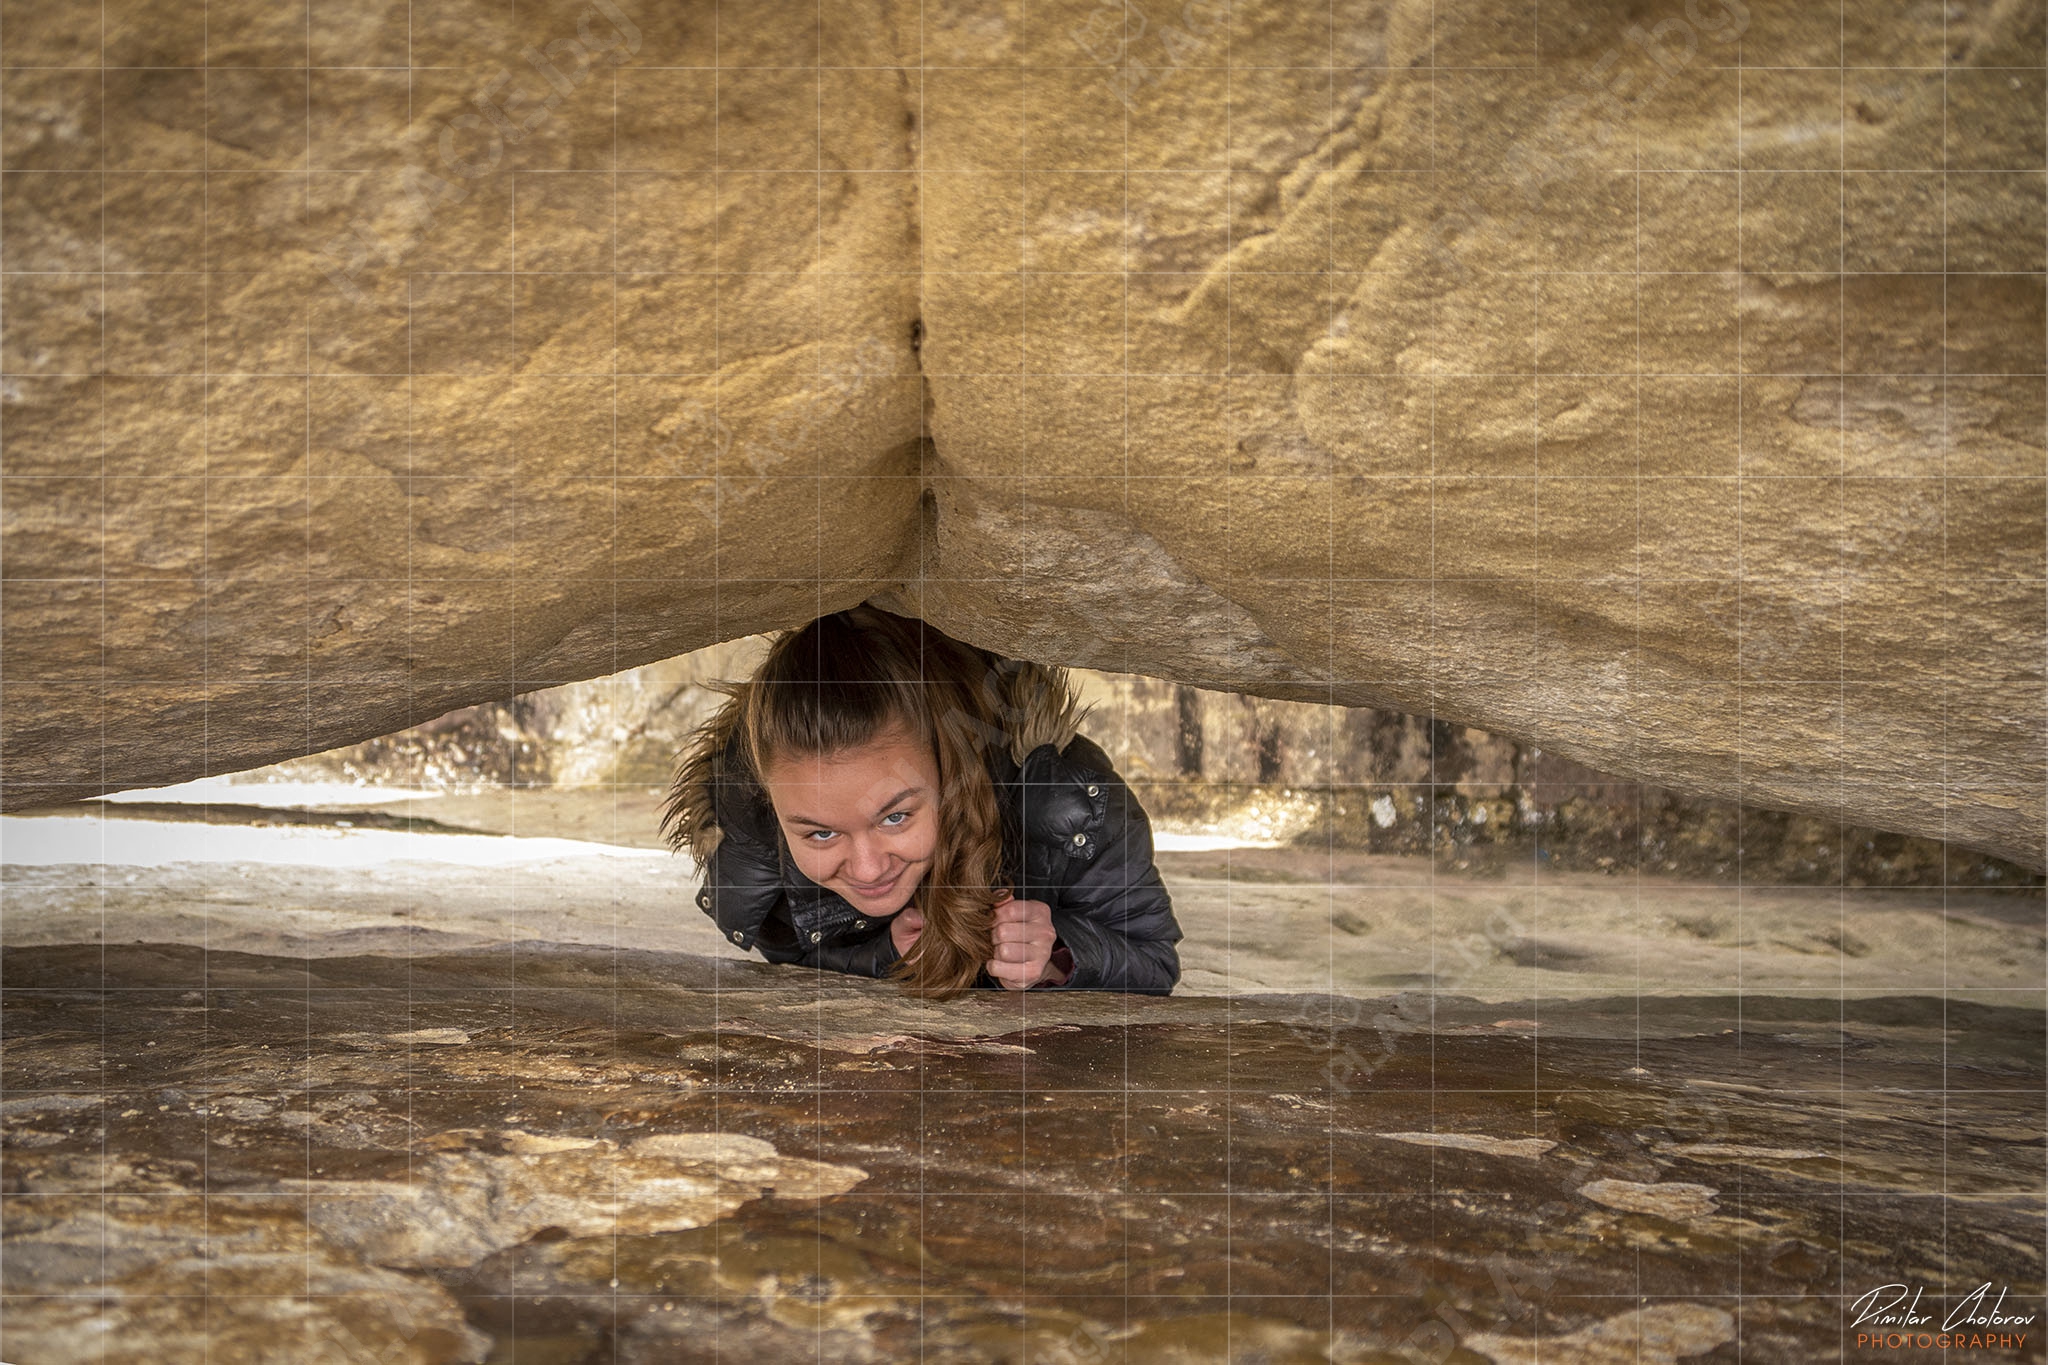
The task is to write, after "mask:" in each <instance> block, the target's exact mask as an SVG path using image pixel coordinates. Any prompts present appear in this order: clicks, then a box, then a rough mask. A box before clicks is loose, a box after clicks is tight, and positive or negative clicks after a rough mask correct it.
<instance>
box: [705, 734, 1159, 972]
mask: <svg viewBox="0 0 2048 1365" xmlns="http://www.w3.org/2000/svg"><path fill="white" fill-rule="evenodd" d="M1040 733H1044V732H1043V731H1040ZM1052 733H1053V738H1051V739H1048V740H1047V741H1046V742H1044V743H1040V744H1038V745H1036V747H1034V748H1032V749H1031V750H1030V751H1029V752H1027V753H1026V754H1025V755H1024V759H1023V761H1022V762H1021V763H1019V762H1017V761H1015V760H1014V759H1013V757H1012V756H1011V754H1009V753H1005V752H992V753H991V755H990V758H989V764H990V771H989V776H990V779H991V780H992V781H993V782H994V783H995V787H996V800H997V805H998V806H999V807H1000V808H1001V810H1002V813H1003V866H1002V871H1003V877H1004V881H1005V883H1006V884H1007V885H1008V886H1009V887H1010V888H1011V890H1012V893H1013V894H1014V895H1015V896H1016V897H1017V899H1019V900H1038V901H1044V902H1045V903H1046V904H1047V905H1049V906H1051V907H1052V923H1053V930H1054V932H1055V934H1056V935H1057V936H1058V942H1059V943H1060V944H1062V945H1064V946H1065V947H1066V949H1067V951H1068V952H1070V953H1071V954H1072V955H1073V959H1074V968H1073V971H1072V972H1071V973H1070V975H1069V976H1068V979H1067V981H1066V983H1065V986H1064V987H1044V988H1042V989H1069V990H1090V989H1093V990H1111V991H1137V992H1145V993H1148V994H1156V995H1164V994H1167V993H1169V992H1171V991H1172V989H1173V987H1174V984H1175V983H1176V982H1177V981H1179V980H1180V957H1179V954H1178V953H1176V952H1175V950H1174V944H1176V943H1178V942H1179V941H1180V937H1181V933H1180V926H1179V924H1177V923H1176V922H1175V920H1174V917H1173V904H1172V901H1171V899H1170V898H1169V897H1168V895H1167V892H1166V887H1165V886H1164V885H1163V884H1162V883H1161V882H1160V879H1159V870H1158V869H1157V868H1156V867H1154V866H1153V864H1152V827H1151V823H1150V822H1149V821H1148V820H1147V819H1146V817H1145V812H1144V809H1143V808H1142V807H1141V806H1140V805H1139V804H1138V801H1137V798H1136V797H1135V796H1133V795H1132V794H1131V791H1130V789H1129V788H1128V787H1127V786H1125V785H1124V782H1123V779H1122V778H1121V777H1119V776H1118V775H1117V773H1116V770H1115V769H1114V768H1112V767H1111V766H1110V762H1109V758H1108V756H1107V755H1106V754H1104V753H1103V752H1102V750H1101V749H1100V748H1098V747H1097V746H1096V745H1095V743H1094V742H1093V741H1092V740H1089V739H1087V738H1086V737H1084V736H1079V735H1073V734H1072V733H1071V731H1070V730H1067V731H1059V730H1054V731H1053V732H1052ZM1062 739H1064V740H1065V743H1064V746H1062V744H1061V743H1060V741H1061V740H1062ZM1014 747H1017V746H1016V745H1014V744H1013V748H1014ZM713 752H714V753H715V754H716V755H717V757H716V758H715V759H713V760H712V761H711V762H709V763H708V764H702V765H699V769H698V773H697V775H696V780H698V781H708V782H709V784H710V792H709V796H710V801H709V803H708V805H709V809H710V810H711V811H712V812H713V813H714V814H715V818H716V821H717V825H718V828H719V830H720V835H719V837H717V838H716V839H715V840H708V841H707V840H700V841H699V842H700V843H701V842H712V843H714V844H715V847H714V848H713V849H712V851H711V853H710V856H709V859H708V861H707V862H706V864H705V872H706V876H705V881H704V885H703V887H702V888H701V889H700V890H699V891H698V892H697V905H698V907H699V908H700V909H702V910H703V911H704V913H705V914H707V915H709V916H710V917H711V919H712V921H713V922H714V923H716V924H717V925H718V928H719V932H721V933H722V934H724V935H725V937H726V938H727V939H728V940H730V941H731V942H733V943H736V944H738V945H739V946H740V947H742V948H756V949H759V950H760V952H761V955H762V956H763V957H765V958H767V959H768V960H769V961H770V962H789V963H796V964H799V965H801V966H806V967H818V968H822V969H824V970H827V971H836V972H848V973H851V974H853V975H856V976H875V977H879V976H884V975H886V974H887V973H888V971H889V969H890V967H891V966H892V965H894V963H895V962H896V961H897V958H898V957H899V954H898V953H897V951H896V946H895V943H894V941H893V940H892V939H891V938H890V936H889V922H890V921H889V920H888V919H868V918H865V917H863V916H862V915H861V914H860V912H859V911H857V910H855V909H854V907H853V906H852V905H850V904H849V903H848V902H847V901H846V900H845V899H844V898H843V897H841V896H840V895H839V894H838V893H837V892H833V891H828V890H826V889H825V888H824V887H822V886H820V885H818V884H817V883H816V882H813V881H812V880H811V879H810V878H808V877H806V876H804V874H803V873H802V872H800V871H798V870H797V867H796V864H795V862H794V861H793V860H792V859H791V857H790V854H789V847H788V844H787V843H786V842H785V841H784V839H783V837H782V830H781V825H780V823H779V822H778V821H777V820H776V819H775V813H774V810H773V808H772V807H771V806H770V804H769V802H768V799H767V795H766V793H764V792H763V791H762V790H761V789H760V787H759V785H758V783H756V782H755V781H753V779H752V777H751V774H750V773H749V772H748V770H747V767H746V764H745V762H744V760H743V759H742V758H741V756H740V742H739V736H738V735H737V733H734V734H731V735H730V736H729V737H726V742H725V743H724V744H723V745H722V746H718V747H716V748H715V749H714V750H713ZM706 770H708V771H706ZM688 776H689V774H688V773H687V772H686V775H685V779H679V782H680V781H681V780H686V779H687V778H688ZM700 808H701V807H700ZM673 842H676V843H677V845H678V847H680V846H682V841H681V840H680V839H678V840H675V841H673ZM1020 851H1021V857H1020V856H1019V855H1020ZM975 984H976V985H977V986H984V987H997V988H1000V986H1001V983H1000V982H998V981H997V980H995V978H993V977H991V976H989V975H988V973H987V972H986V971H985V970H984V971H983V972H982V974H981V976H980V978H979V979H978V980H977V981H976V982H975Z"/></svg>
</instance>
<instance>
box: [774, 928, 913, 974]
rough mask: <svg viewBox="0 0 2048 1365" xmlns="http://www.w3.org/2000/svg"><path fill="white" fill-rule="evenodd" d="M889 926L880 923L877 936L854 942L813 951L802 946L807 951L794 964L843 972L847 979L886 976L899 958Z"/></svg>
mask: <svg viewBox="0 0 2048 1365" xmlns="http://www.w3.org/2000/svg"><path fill="white" fill-rule="evenodd" d="M889 923H890V921H888V920H883V921H882V927H881V931H880V932H879V933H876V934H874V935H872V936H870V937H868V938H865V939H862V940H860V941H859V942H857V943H821V944H819V945H818V946H817V947H815V948H812V947H811V946H810V945H809V944H805V945H804V947H805V948H806V949H807V950H808V951H806V952H805V954H804V955H803V957H801V958H799V959H798V963H799V965H801V966H805V967H816V968H817V969H818V970H820V971H825V972H845V973H846V974H847V975H848V976H874V977H882V976H887V975H888V974H889V969H890V968H891V967H893V966H895V965H896V962H897V960H898V959H899V958H901V957H902V956H903V955H902V954H901V953H899V952H897V951H896V940H895V939H893V938H891V937H890V936H889Z"/></svg>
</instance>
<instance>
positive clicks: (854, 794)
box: [761, 726, 938, 802]
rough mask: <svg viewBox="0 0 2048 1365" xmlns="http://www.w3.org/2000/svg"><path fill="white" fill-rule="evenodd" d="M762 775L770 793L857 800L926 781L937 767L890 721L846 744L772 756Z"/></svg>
mask: <svg viewBox="0 0 2048 1365" xmlns="http://www.w3.org/2000/svg"><path fill="white" fill-rule="evenodd" d="M761 776H762V780H763V781H764V782H765V783H766V784H767V785H768V786H769V787H770V788H771V795H772V793H773V791H783V792H786V793H788V794H791V795H795V794H797V793H802V794H803V795H805V796H806V797H808V796H811V795H813V794H817V795H822V796H826V797H828V798H834V799H841V800H850V801H856V802H857V801H860V800H862V799H863V798H871V797H874V796H877V795H880V796H887V795H890V794H893V793H895V792H897V791H900V790H902V789H903V788H904V787H907V786H927V785H929V784H931V783H932V782H934V781H935V780H936V779H937V776H938V770H937V765H936V764H935V763H934V762H933V761H932V755H931V751H930V750H929V749H928V748H926V747H925V745H923V744H922V743H920V742H919V741H918V740H917V738H916V737H915V736H913V735H912V734H910V732H909V731H908V730H906V729H904V728H903V727H901V726H892V727H890V728H889V729H887V730H884V731H883V732H882V733H881V734H879V735H877V736H876V737H875V738H874V739H873V740H871V741H869V742H868V743H866V744H861V745H856V746H855V747H853V748H850V749H840V750H836V751H834V752H832V753H829V754H795V755H789V756H786V757H780V758H777V759H775V760H774V761H772V762H771V763H770V764H769V765H768V768H767V770H766V771H765V772H763V773H762V775H761ZM878 788H886V789H887V790H886V791H877V790H876V789H878Z"/></svg>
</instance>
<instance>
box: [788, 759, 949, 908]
mask: <svg viewBox="0 0 2048 1365" xmlns="http://www.w3.org/2000/svg"><path fill="white" fill-rule="evenodd" d="M761 781H762V785H763V786H764V787H766V788H767V791H768V800H769V802H770V803H771V804H772V805H773V806H774V807H775V818H776V819H777V820H778V821H780V822H781V824H782V833H783V837H784V838H786V839H787V840H788V841H789V851H790V855H791V856H792V857H794V858H795V859H796V865H797V870H798V871H800V872H802V873H803V874H804V875H805V876H806V877H809V878H810V879H811V880H812V881H814V882H816V883H817V884H818V885H820V886H822V887H825V888H827V889H829V890H832V891H836V892H838V893H839V894H840V895H841V896H843V897H844V898H845V899H846V902H847V904H849V905H851V906H852V907H853V908H854V909H855V910H858V911H861V912H862V913H864V914H866V915H869V916H872V917H874V918H877V919H879V918H883V917H886V916H889V915H893V914H895V913H896V912H897V911H898V910H901V909H902V908H903V907H904V906H905V905H907V904H908V903H909V902H910V896H911V893H912V892H914V891H916V890H917V886H918V883H919V882H920V881H921V880H922V879H923V877H924V875H925V872H926V870H927V869H929V868H930V867H931V864H932V857H933V854H934V853H935V852H936V850H937V848H938V844H939V768H938V763H937V762H936V761H935V760H934V758H933V756H932V753H931V750H930V749H928V748H927V747H926V746H924V745H923V744H920V743H919V742H918V741H917V740H916V738H915V737H914V736H912V735H911V733H910V732H909V730H908V729H906V728H905V727H904V726H903V725H901V724H900V723H898V724H895V725H892V726H891V727H889V728H888V729H886V730H883V731H882V732H881V733H880V734H878V735H877V736H876V737H875V738H874V739H873V740H871V741H870V742H868V743H866V744H862V745H859V746H857V747H855V748H851V749H842V750H840V751H839V752H838V753H834V754H826V755H823V756H815V757H813V756H803V757H793V758H778V759H776V760H775V761H774V762H772V763H770V764H769V765H768V767H767V770H766V771H765V772H763V773H762V774H761Z"/></svg>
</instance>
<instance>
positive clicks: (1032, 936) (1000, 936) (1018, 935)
mask: <svg viewBox="0 0 2048 1365" xmlns="http://www.w3.org/2000/svg"><path fill="white" fill-rule="evenodd" d="M990 932H991V933H992V934H993V935H994V937H995V941H996V942H997V943H1051V942H1052V940H1053V932H1052V927H1051V926H1050V925H1044V924H1021V923H1017V922H1014V921H1013V922H1009V923H1004V924H998V925H997V926H996V927H995V928H994V929H993V930H991V931H990Z"/></svg>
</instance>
